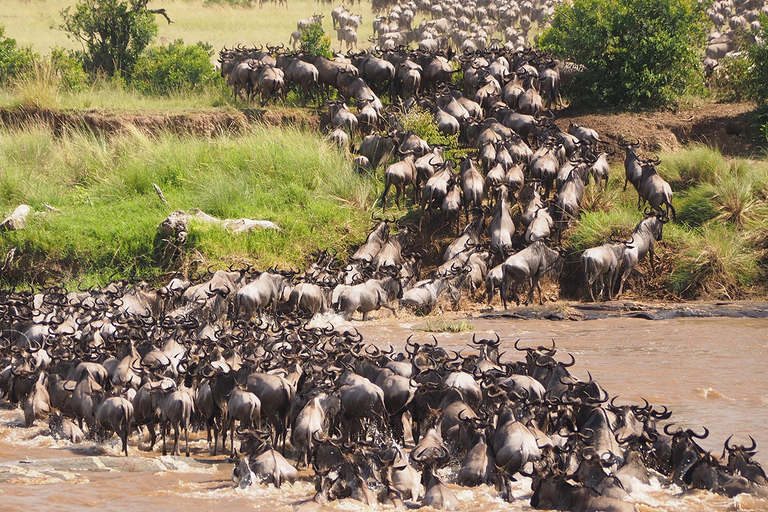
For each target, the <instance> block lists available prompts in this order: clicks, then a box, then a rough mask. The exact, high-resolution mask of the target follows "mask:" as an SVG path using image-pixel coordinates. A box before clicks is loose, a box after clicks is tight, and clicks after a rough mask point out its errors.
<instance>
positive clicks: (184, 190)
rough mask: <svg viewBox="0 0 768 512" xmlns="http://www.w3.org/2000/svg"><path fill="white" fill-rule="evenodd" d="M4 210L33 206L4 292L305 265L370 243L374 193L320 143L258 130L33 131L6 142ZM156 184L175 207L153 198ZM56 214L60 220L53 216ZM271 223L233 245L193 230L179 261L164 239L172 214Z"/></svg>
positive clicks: (0, 179)
mask: <svg viewBox="0 0 768 512" xmlns="http://www.w3.org/2000/svg"><path fill="white" fill-rule="evenodd" d="M0 147H2V152H0V173H1V175H0V205H1V206H0V210H2V211H5V210H6V209H7V208H8V207H9V206H10V205H18V204H20V203H26V204H29V205H30V206H32V208H33V210H34V211H35V212H36V214H35V215H34V216H32V217H30V218H29V219H28V225H27V228H26V229H23V230H19V231H11V232H7V233H4V234H3V235H2V236H0V252H1V253H2V254H3V255H6V254H7V253H8V251H10V250H11V249H12V248H14V247H15V248H16V252H15V257H14V260H13V263H12V264H10V265H9V268H7V269H4V271H3V272H2V273H1V274H0V285H2V286H9V285H14V284H15V285H17V284H20V283H25V282H27V283H29V282H31V283H34V284H41V283H43V282H50V281H53V282H57V281H61V282H73V281H79V280H81V279H82V280H84V282H85V284H89V285H92V284H96V283H97V282H102V283H103V282H105V281H106V280H108V278H109V276H110V274H112V273H113V272H118V274H119V275H122V276H131V275H135V276H138V277H143V278H147V279H153V278H154V277H156V276H160V275H161V274H163V273H165V272H168V271H174V270H183V271H194V270H195V269H197V270H198V271H204V270H205V268H207V266H208V265H213V266H214V267H222V266H223V267H226V266H229V265H232V264H235V265H239V266H244V265H245V264H246V263H247V262H250V263H254V264H255V265H258V266H259V267H261V268H267V267H269V266H272V265H279V266H281V267H284V268H287V267H288V266H291V265H293V266H296V265H303V264H304V263H305V258H306V256H307V255H308V254H309V253H310V252H312V251H314V250H316V249H317V248H318V247H336V248H338V250H339V253H340V256H342V255H343V254H344V249H345V247H346V245H347V244H350V243H354V242H358V241H360V240H361V239H363V238H364V237H365V234H366V232H367V229H368V225H369V222H367V221H366V219H369V218H370V217H369V216H370V209H371V208H372V206H373V199H372V198H374V197H376V193H375V191H376V189H377V186H378V185H377V183H375V182H374V181H373V180H372V179H370V178H366V177H361V176H359V175H357V174H356V173H354V172H353V171H352V169H351V166H350V165H349V162H348V159H346V158H345V157H344V156H342V155H341V154H340V153H339V152H338V151H336V150H335V149H333V148H332V147H330V146H329V145H327V144H326V143H324V142H323V141H322V140H320V139H318V137H316V136H315V135H314V134H311V133H307V132H303V131H299V130H295V129H288V128H286V129H276V128H275V127H269V128H267V127H256V128H254V129H252V130H251V131H249V132H247V133H245V134H242V135H237V136H231V137H230V136H226V135H222V136H220V137H218V138H216V139H214V140H212V139H207V138H199V137H192V136H188V137H186V136H181V137H180V136H177V135H174V134H170V133H165V134H160V135H159V136H154V137H147V136H144V135H142V134H140V133H132V134H125V135H120V136H114V137H110V138H104V137H101V136H98V135H93V134H91V133H87V132H79V131H68V132H65V133H63V134H54V133H52V131H51V130H50V129H49V128H47V127H42V126H35V125H31V126H29V127H26V128H24V129H21V130H17V129H14V130H3V131H0ZM154 184H157V185H158V186H159V187H160V188H161V190H162V192H163V195H164V197H165V198H166V199H167V201H168V205H165V204H163V203H162V202H161V201H160V199H159V198H158V195H157V193H156V192H155V189H154V187H153V185H154ZM48 207H53V208H55V209H56V210H51V209H49V208H48ZM192 208H199V209H201V210H202V211H203V212H205V213H207V214H209V215H212V216H215V217H217V218H220V219H225V218H234V219H237V218H251V219H259V220H270V221H273V222H275V223H277V224H278V225H279V226H280V228H281V229H280V230H260V231H255V232H252V233H250V234H233V233H229V232H227V231H225V230H223V229H221V228H220V227H213V226H209V225H207V224H205V223H203V222H194V221H193V222H192V225H191V226H190V234H189V237H188V239H187V241H186V243H185V244H184V246H183V247H180V252H176V251H172V252H170V253H169V252H168V251H167V249H168V248H167V246H166V245H165V244H164V243H163V242H162V240H160V239H159V237H158V236H157V227H158V225H159V224H160V222H161V221H162V220H163V219H164V218H165V217H166V216H168V214H169V213H171V212H172V211H174V210H179V209H182V210H189V209H192Z"/></svg>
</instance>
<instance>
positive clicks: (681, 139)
mask: <svg viewBox="0 0 768 512" xmlns="http://www.w3.org/2000/svg"><path fill="white" fill-rule="evenodd" d="M754 110H755V105H754V104H751V103H708V104H705V105H702V106H699V107H695V108H690V109H684V110H678V111H674V112H673V111H659V112H638V113H630V112H627V113H621V114H588V113H575V112H569V111H568V110H567V109H566V110H564V111H562V112H560V113H558V115H557V116H556V118H557V120H556V122H557V125H558V126H559V127H560V128H561V129H562V130H564V131H565V130H567V129H568V124H569V123H570V122H571V121H572V122H574V123H576V124H579V125H582V126H586V127H588V128H592V129H594V130H597V132H598V133H599V134H600V137H601V138H602V139H603V140H606V141H610V142H612V143H614V144H615V143H616V142H618V141H619V139H620V138H622V137H623V138H625V139H629V138H632V139H639V140H640V143H641V149H642V150H643V151H646V152H657V151H661V150H667V151H674V150H676V149H679V148H680V147H681V146H684V145H686V144H690V143H701V144H706V145H708V146H711V147H714V148H717V149H719V150H720V152H721V153H723V154H724V155H727V156H751V155H752V154H753V153H754V152H755V151H756V150H757V149H758V148H757V146H756V145H755V140H756V135H757V134H756V133H755V131H754V129H753V128H752V127H751V120H752V117H753V115H754ZM614 158H616V159H617V160H620V161H623V154H620V153H617V154H616V155H615V156H614Z"/></svg>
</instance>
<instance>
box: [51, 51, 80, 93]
mask: <svg viewBox="0 0 768 512" xmlns="http://www.w3.org/2000/svg"><path fill="white" fill-rule="evenodd" d="M48 59H49V61H50V63H51V67H52V68H53V70H54V73H55V75H56V77H57V79H58V83H59V86H60V87H61V88H62V89H65V90H69V91H81V90H83V89H84V88H85V87H86V86H87V85H88V74H87V73H86V72H85V70H84V69H83V66H82V65H81V64H80V62H79V61H78V60H77V58H75V56H74V55H73V54H72V52H68V51H67V50H64V49H63V48H59V47H54V48H52V49H51V55H50V56H49V57H48Z"/></svg>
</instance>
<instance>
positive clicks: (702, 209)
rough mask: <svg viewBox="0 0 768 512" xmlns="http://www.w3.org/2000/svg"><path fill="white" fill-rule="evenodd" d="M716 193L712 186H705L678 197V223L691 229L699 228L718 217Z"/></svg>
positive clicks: (692, 189)
mask: <svg viewBox="0 0 768 512" xmlns="http://www.w3.org/2000/svg"><path fill="white" fill-rule="evenodd" d="M714 199H715V191H714V190H713V187H712V185H709V184H704V185H700V186H697V187H693V188H691V189H689V190H688V191H687V192H686V193H685V194H681V195H678V196H677V198H676V201H675V202H676V203H677V222H679V223H681V224H685V225H686V226H690V227H699V226H702V225H704V224H705V223H706V222H708V221H710V220H712V219H714V218H715V217H717V207H716V205H715V204H714Z"/></svg>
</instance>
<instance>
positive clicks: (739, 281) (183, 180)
mask: <svg viewBox="0 0 768 512" xmlns="http://www.w3.org/2000/svg"><path fill="white" fill-rule="evenodd" d="M2 3H3V4H5V5H7V6H8V9H1V11H2V12H3V13H2V14H0V24H2V23H4V24H5V28H4V29H2V30H0V107H3V108H19V107H21V108H24V109H32V110H34V109H53V110H56V109H72V110H75V111H80V110H87V109H110V110H112V111H114V110H124V111H145V112H152V113H167V112H171V111H185V112H186V111H194V110H205V111H212V110H224V111H226V110H227V109H232V108H242V107H244V106H245V105H244V104H243V103H242V102H241V101H238V100H236V99H234V98H233V97H232V93H231V90H229V89H228V88H227V87H226V86H225V84H224V82H223V79H222V78H221V77H220V76H219V75H218V73H216V72H215V71H214V69H213V66H212V62H213V61H214V60H215V57H216V52H217V50H218V49H219V48H221V47H223V46H230V47H232V46H234V45H236V44H246V45H254V44H260V43H267V42H269V43H274V44H276V43H280V42H283V43H285V44H287V43H288V37H289V35H290V33H291V31H293V30H295V27H296V20H298V19H299V18H303V17H307V16H308V15H309V14H310V13H312V12H317V11H321V10H323V7H320V6H319V5H318V4H316V3H315V2H310V1H298V2H296V1H291V2H289V5H288V8H287V9H286V8H284V7H279V6H278V5H277V4H276V3H265V4H263V6H259V5H258V2H235V1H231V2H230V1H210V0H205V1H198V0H185V1H183V2H182V1H180V0H173V1H170V2H163V3H162V5H160V4H159V3H158V5H155V3H153V4H152V5H147V4H146V3H143V4H142V3H141V2H138V3H137V2H135V1H134V2H133V3H130V2H127V3H123V2H119V1H117V0H109V1H96V0H87V1H86V0H83V1H82V2H80V3H75V2H72V1H68V0H51V1H48V2H45V3H44V4H41V3H38V2H19V1H15V0H13V1H7V0H2ZM96 4H98V5H99V6H102V7H105V8H106V7H109V8H110V9H112V11H109V10H107V11H103V12H101V15H102V16H113V15H114V13H115V12H118V11H119V12H120V13H122V14H124V15H125V19H126V20H127V22H128V23H129V27H130V30H129V33H130V34H131V38H129V39H128V40H127V41H116V42H115V43H116V49H115V48H113V49H112V50H110V51H109V52H108V53H107V54H103V53H100V52H101V51H102V48H101V47H100V46H99V45H91V44H90V43H89V40H88V38H87V37H86V35H87V34H86V32H88V33H90V34H93V33H94V29H90V31H89V30H88V29H87V27H88V23H92V22H93V18H94V17H95V16H97V15H99V11H98V10H97V9H93V8H92V7H93V6H94V5H96ZM141 5H143V6H144V7H149V8H151V9H154V10H157V9H159V8H164V9H165V10H166V13H167V16H169V17H170V18H172V19H173V20H174V21H175V23H173V24H169V23H167V22H166V20H165V19H164V18H163V16H161V15H158V14H152V13H147V12H146V11H143V12H142V11H141V8H140V7H141ZM88 6H91V10H87V9H86V7H88ZM136 6H138V7H136ZM132 9H133V10H132ZM355 10H356V11H359V12H362V14H363V16H364V19H365V20H366V22H365V23H364V27H366V28H365V29H364V30H362V29H361V31H360V40H361V41H365V40H366V39H367V37H368V35H370V20H371V18H372V15H371V12H370V5H369V4H363V5H362V6H358V7H357V9H355ZM109 13H111V14H109ZM131 13H133V14H132V15H131ZM702 16H703V15H702V12H701V8H700V7H699V5H698V3H696V2H686V1H685V0H674V1H666V0H576V1H575V2H573V3H572V4H563V5H562V6H561V7H560V8H559V9H558V11H557V13H556V15H555V17H554V20H553V26H552V28H551V29H550V30H548V31H545V32H543V33H542V34H540V35H539V37H538V42H539V44H540V45H541V46H542V47H544V48H546V49H549V50H551V51H552V52H553V53H555V54H557V55H558V56H561V57H562V58H571V59H574V60H575V61H577V62H581V63H583V64H585V65H586V68H587V70H588V71H587V72H586V73H583V74H582V75H580V77H579V78H578V80H577V81H576V82H575V83H574V84H573V85H574V87H572V88H570V89H565V90H564V93H565V95H566V96H567V99H568V100H569V101H570V102H571V104H572V105H573V106H581V107H582V108H583V107H584V105H596V104H600V105H606V104H608V105H611V108H615V109H624V108H631V109H641V108H657V107H663V106H669V105H676V104H678V103H679V102H680V101H681V100H683V99H685V98H690V97H691V96H693V97H696V98H697V101H720V100H740V101H744V100H748V101H755V102H756V103H757V105H758V107H759V109H763V110H758V112H763V111H764V109H765V104H766V102H768V68H766V64H765V63H766V62H768V59H767V58H766V55H768V46H766V45H765V44H764V43H756V44H750V45H748V47H747V51H746V52H745V53H744V54H742V56H741V57H739V58H737V59H733V60H730V61H728V62H725V63H724V64H723V67H724V69H727V70H729V72H728V73H719V74H718V75H716V76H715V77H714V78H713V79H711V81H710V83H709V87H705V82H704V81H703V78H702V76H701V74H700V72H699V70H698V67H697V65H698V61H697V59H698V54H697V53H696V50H695V49H696V48H697V47H700V44H701V41H702V38H703V37H704V34H705V32H704V28H703V25H702ZM113 17H114V16H113ZM19 18H23V19H24V23H23V26H22V24H21V23H20V22H18V19H19ZM328 18H329V17H327V19H326V29H329V28H330V27H329V25H330V20H329V19H328ZM211 20H215V22H212V21H211ZM766 25H768V23H763V26H764V27H765V26H766ZM83 31H85V32H83ZM131 31H133V32H131ZM648 33H653V34H655V37H653V38H651V39H648V38H644V37H643V34H648ZM330 35H332V34H330ZM68 36H69V37H68ZM767 39H768V32H766V29H765V28H764V29H763V33H762V41H765V40H767ZM117 43H119V44H117ZM301 44H302V45H303V46H306V48H305V49H310V51H313V52H317V53H327V52H328V51H329V50H330V49H334V48H338V46H337V45H338V43H336V42H335V37H329V34H326V33H324V32H323V30H322V29H321V28H320V27H313V29H312V30H310V31H309V32H307V33H305V34H304V37H302V41H301ZM697 45H698V46H697ZM115 52H118V53H119V54H120V55H121V56H120V58H112V59H108V58H106V55H110V54H114V53H115ZM648 62H652V63H654V65H653V66H648V65H647V63H648ZM726 76H727V78H724V77H726ZM460 79H461V78H460V74H459V75H456V80H460ZM292 98H293V96H292V95H291V94H289V96H288V106H287V107H286V106H281V107H270V109H271V110H274V109H277V110H280V109H292V108H294V107H293V105H294V104H293V103H292ZM757 119H758V120H760V119H764V120H763V121H758V122H759V123H762V128H763V130H764V131H763V133H766V131H765V130H766V126H768V123H766V120H768V116H764V117H763V118H761V117H759V116H758V118H757ZM400 122H401V125H402V126H403V127H405V128H408V129H413V130H414V131H416V132H417V133H419V134H421V135H422V136H423V137H424V138H426V139H427V140H428V141H429V142H430V143H432V144H434V143H439V144H442V145H444V147H445V148H446V149H447V154H448V155H449V156H459V155H460V154H462V153H463V152H465V151H466V150H462V149H459V144H458V139H457V138H456V137H455V136H454V137H446V136H444V135H442V134H440V133H439V132H438V131H437V130H436V127H435V125H434V123H432V122H431V119H430V115H429V114H428V112H426V111H419V110H413V111H411V113H409V114H407V115H405V116H403V117H402V118H401V119H400ZM627 135H628V136H631V135H632V134H627ZM762 142H764V141H762ZM660 156H661V161H662V166H661V168H660V173H661V174H662V176H664V177H665V178H666V179H667V180H668V181H669V182H670V183H671V184H672V187H673V189H674V190H675V205H676V207H677V210H678V223H675V224H673V223H670V224H668V225H667V227H666V228H665V239H664V241H663V242H662V244H661V247H660V248H659V251H658V252H659V253H660V254H661V255H662V261H661V267H662V268H661V271H659V272H657V273H655V274H651V272H650V267H648V266H647V264H646V265H645V266H644V267H640V270H641V272H642V273H643V274H644V278H643V279H637V280H636V282H635V283H634V285H633V287H632V289H633V291H634V292H635V293H639V294H648V295H655V296H658V297H665V296H677V297H688V298H699V297H706V296H717V297H746V296H749V295H751V294H752V295H754V294H757V295H761V294H762V295H764V294H765V289H766V266H765V264H766V262H767V261H768V260H767V259H766V252H765V251H766V249H768V235H766V233H768V226H767V225H766V223H768V162H767V161H766V160H765V159H764V158H762V157H761V155H759V154H758V155H756V156H755V157H754V158H753V159H750V160H745V159H729V158H725V157H723V156H722V155H721V154H719V153H718V152H717V151H715V150H712V149H710V148H707V147H704V146H695V147H690V148H686V149H685V150H684V151H681V152H675V153H669V154H662V155H660ZM620 178H621V179H620ZM153 184H157V185H158V186H159V187H160V188H161V189H162V190H163V192H164V195H165V197H166V198H167V199H168V203H169V204H167V205H166V204H164V203H162V202H161V201H160V200H159V198H158V196H157V194H156V192H155V190H154V187H153ZM622 184H623V169H622V168H621V166H620V165H619V166H616V165H615V166H614V168H613V169H612V178H611V182H610V184H609V187H608V190H607V191H606V192H595V191H592V190H591V189H590V191H589V192H588V195H587V202H586V204H585V205H584V210H586V212H585V213H583V214H582V216H581V219H580V221H579V222H578V223H576V225H575V227H574V228H573V229H572V230H571V231H570V232H569V233H568V235H567V236H566V238H565V244H566V246H567V247H568V248H569V250H570V254H571V259H572V262H574V261H576V260H577V259H578V254H579V253H580V252H581V251H583V250H584V249H585V248H587V247H589V246H592V245H597V244H599V243H602V242H604V241H605V240H607V239H608V238H609V237H617V236H622V237H624V236H627V235H628V234H629V232H630V231H631V230H632V228H633V226H634V225H635V224H636V223H637V221H638V219H639V215H640V214H639V213H638V211H637V206H636V201H637V198H636V195H635V193H634V191H631V190H630V191H626V192H621V185H622ZM630 189H631V187H630ZM380 190H381V185H380V183H379V182H378V181H377V179H376V178H375V177H368V176H360V175H358V174H357V173H355V172H353V171H352V166H351V158H350V157H349V155H343V154H341V153H339V152H338V151H337V150H335V149H333V148H331V147H330V146H328V145H327V144H326V143H325V142H323V141H322V137H321V136H319V135H318V134H317V133H314V132H311V131H309V130H298V129H291V128H275V127H274V126H270V127H265V126H260V125H254V127H253V128H251V129H249V130H247V131H246V132H245V133H242V134H234V133H222V134H220V136H218V137H216V138H213V139H210V138H203V137H195V136H191V135H176V134H172V133H170V132H162V133H160V134H156V135H152V136H150V135H146V134H144V133H142V132H139V131H138V130H137V131H130V130H129V131H128V132H126V133H123V134H120V135H116V136H106V135H103V134H98V133H97V134H94V133H91V132H85V131H79V130H76V129H73V130H69V129H67V130H64V131H63V132H61V131H54V130H53V129H52V128H51V127H49V126H47V125H38V124H35V123H34V122H30V123H29V124H28V125H25V126H23V127H19V126H14V127H5V128H3V129H2V131H0V213H2V214H7V213H10V211H11V210H13V208H14V207H15V206H16V205H18V204H20V203H26V204H29V205H31V206H32V208H33V210H34V212H35V215H34V216H33V217H30V219H29V223H28V228H27V229H25V230H21V231H17V232H9V233H3V234H2V235H0V268H2V269H3V270H2V272H0V285H2V286H9V285H20V284H30V283H31V284H35V285H40V284H43V283H51V282H60V281H63V282H75V281H80V280H83V281H84V282H85V283H86V284H95V283H97V282H101V283H103V282H104V281H105V280H106V279H108V277H109V276H110V275H111V274H113V273H114V272H117V273H118V274H119V275H121V276H129V275H136V276H141V277H145V278H151V277H153V276H160V275H164V274H165V273H168V272H172V271H176V270H182V271H193V270H196V269H201V270H202V269H205V268H206V267H207V266H208V265H213V266H228V265H230V264H235V265H238V264H244V263H246V262H254V263H255V264H256V265H258V266H260V267H263V268H266V267H268V266H270V265H282V266H291V265H293V266H301V265H303V264H304V263H306V260H307V257H308V255H309V254H310V252H312V251H313V250H316V249H318V248H321V249H322V248H326V247H334V248H336V249H337V250H338V251H339V252H340V255H343V253H344V251H345V250H346V248H347V247H349V245H354V244H357V243H359V242H360V241H362V239H363V238H364V236H365V233H366V231H367V229H368V227H369V225H370V223H369V219H370V215H371V213H372V212H373V211H375V204H376V200H377V198H378V194H379V193H380ZM190 208H199V209H201V210H203V211H204V212H206V213H208V214H210V215H214V216H217V217H220V218H227V217H229V218H239V217H246V218H253V219H265V220H271V221H274V222H276V223H277V224H279V225H280V226H281V227H282V229H281V230H280V231H268V230H265V231H258V232H253V233H251V234H245V235H243V234H240V235H236V234H232V233H228V232H225V231H222V230H220V229H219V228H213V227H210V226H206V225H204V224H202V223H196V224H193V226H192V229H191V232H190V237H189V238H188V240H187V242H186V244H185V246H184V247H183V248H181V250H180V251H178V252H175V253H173V254H172V255H170V256H169V254H168V252H167V251H166V247H164V246H162V244H161V243H160V242H161V241H160V240H159V239H158V236H157V234H156V233H157V230H156V228H157V225H158V224H159V222H160V221H161V220H162V219H163V218H165V217H166V216H167V215H168V214H169V213H170V212H171V211H173V210H176V209H184V210H188V209H190ZM402 213H405V212H402ZM12 249H15V253H14V257H13V259H12V261H11V262H8V263H7V264H4V263H3V261H2V258H3V257H5V256H6V255H8V254H9V252H10V251H11V250H12ZM646 278H649V279H646Z"/></svg>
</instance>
